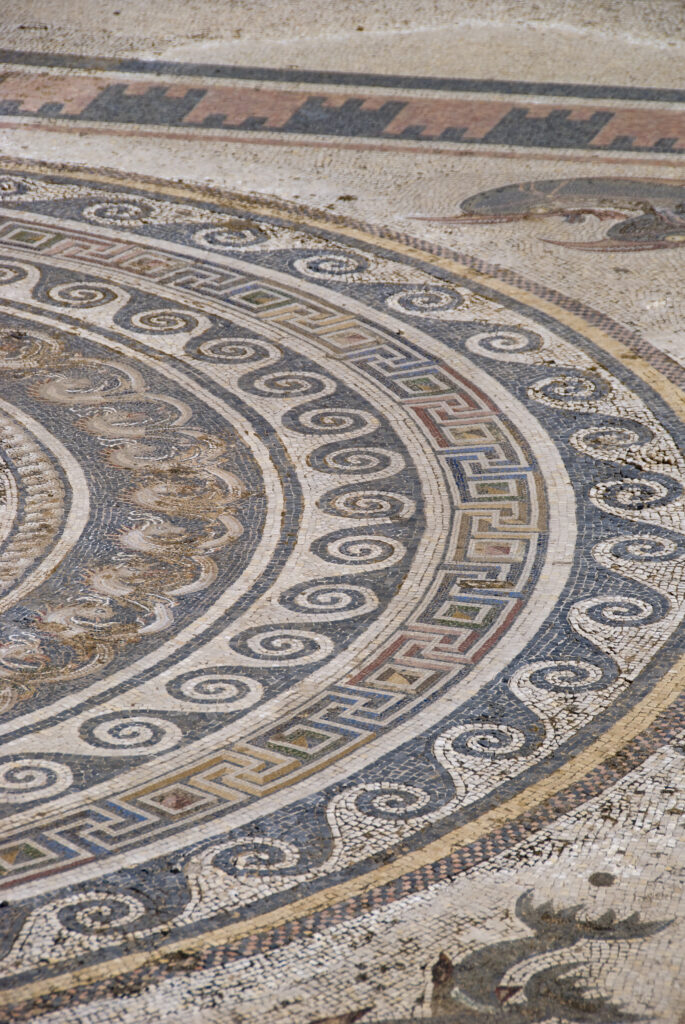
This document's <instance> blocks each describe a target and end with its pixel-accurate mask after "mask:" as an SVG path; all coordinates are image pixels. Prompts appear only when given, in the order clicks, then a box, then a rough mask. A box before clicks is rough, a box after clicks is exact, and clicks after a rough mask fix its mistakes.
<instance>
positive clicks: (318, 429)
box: [287, 406, 380, 434]
mask: <svg viewBox="0 0 685 1024" xmlns="http://www.w3.org/2000/svg"><path fill="white" fill-rule="evenodd" d="M287 426H289V427H295V429H296V430H301V431H302V433H305V434H348V433H366V432H367V431H372V430H376V429H377V428H378V427H379V426H380V424H379V422H378V420H377V419H376V417H375V416H373V415H372V414H371V413H369V412H364V411H362V410H361V409H343V408H340V407H339V406H331V407H329V408H323V409H307V410H305V411H304V412H299V413H296V414H295V415H293V416H291V417H289V418H288V421H287Z"/></svg>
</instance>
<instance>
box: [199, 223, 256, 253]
mask: <svg viewBox="0 0 685 1024" xmlns="http://www.w3.org/2000/svg"><path fill="white" fill-rule="evenodd" d="M267 237H268V236H267V233H266V231H262V230H261V229H260V228H255V227H248V225H247V224H245V226H244V227H243V225H242V224H240V222H239V221H236V224H235V226H234V227H233V226H232V227H216V228H202V229H201V230H200V231H196V232H195V234H194V235H193V241H194V242H195V243H196V244H197V245H201V246H202V248H203V249H213V250H214V251H215V252H230V250H231V249H245V248H247V247H248V246H251V245H259V244H260V242H263V241H264V240H265V239H266V238H267Z"/></svg>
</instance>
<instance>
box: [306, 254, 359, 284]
mask: <svg viewBox="0 0 685 1024" xmlns="http://www.w3.org/2000/svg"><path fill="white" fill-rule="evenodd" d="M293 267H294V269H295V270H296V271H297V272H298V273H299V274H304V275H305V276H306V277H317V278H320V279H323V280H325V281H331V280H335V279H337V278H342V279H349V278H353V277H354V276H356V275H357V274H360V273H363V272H364V271H365V270H366V269H367V268H368V262H367V261H366V260H362V259H360V258H359V257H358V256H348V255H347V254H343V253H338V252H326V253H321V254H317V255H316V256H306V257H305V258H304V259H299V260H295V261H294V262H293Z"/></svg>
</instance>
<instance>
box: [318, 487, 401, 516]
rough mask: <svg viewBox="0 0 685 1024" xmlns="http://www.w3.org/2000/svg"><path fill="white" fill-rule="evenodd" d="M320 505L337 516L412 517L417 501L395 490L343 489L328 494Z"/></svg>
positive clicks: (321, 500)
mask: <svg viewBox="0 0 685 1024" xmlns="http://www.w3.org/2000/svg"><path fill="white" fill-rule="evenodd" d="M319 507H320V508H322V509H323V510H324V511H326V512H329V513H332V514H333V515H336V516H344V517H345V518H349V519H380V520H387V521H392V520H394V519H410V518H411V517H412V516H413V515H414V514H415V512H416V502H414V501H412V499H411V498H407V497H406V496H405V495H404V494H396V493H395V492H393V491H371V490H364V491H343V492H337V493H335V494H326V495H324V496H323V498H321V499H320V501H319Z"/></svg>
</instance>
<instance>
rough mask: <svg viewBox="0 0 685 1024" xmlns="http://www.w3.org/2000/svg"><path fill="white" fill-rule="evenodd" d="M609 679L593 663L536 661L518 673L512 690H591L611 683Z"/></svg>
mask: <svg viewBox="0 0 685 1024" xmlns="http://www.w3.org/2000/svg"><path fill="white" fill-rule="evenodd" d="M609 681H610V680H609V678H608V677H607V676H606V675H605V672H604V671H603V670H602V668H601V667H600V666H599V665H594V664H593V663H592V662H591V661H581V660H580V659H575V658H568V659H564V660H561V659H559V660H556V661H551V660H550V661H535V662H533V663H532V664H530V665H526V666H525V667H524V668H522V669H519V671H518V672H516V673H515V675H514V676H513V677H512V679H511V684H510V685H511V688H512V690H514V692H516V689H517V687H519V686H521V685H524V686H525V685H530V686H536V687H538V688H540V689H542V690H557V691H561V692H564V691H567V690H579V691H580V690H590V689H595V688H598V687H601V686H604V685H606V684H607V683H609Z"/></svg>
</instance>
